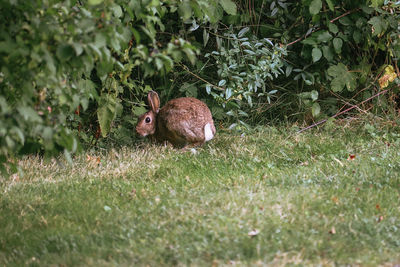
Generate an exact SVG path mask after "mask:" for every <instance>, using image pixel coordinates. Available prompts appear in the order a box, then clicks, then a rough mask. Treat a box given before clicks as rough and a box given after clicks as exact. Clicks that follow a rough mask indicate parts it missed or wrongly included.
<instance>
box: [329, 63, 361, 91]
mask: <svg viewBox="0 0 400 267" xmlns="http://www.w3.org/2000/svg"><path fill="white" fill-rule="evenodd" d="M327 73H328V75H329V76H331V77H333V79H332V81H331V89H332V91H334V92H341V91H342V90H343V88H344V87H345V86H346V88H347V90H348V91H353V90H354V89H355V88H356V86H357V82H356V78H357V76H356V74H355V73H353V72H349V71H348V69H347V67H346V66H345V65H344V64H343V63H339V64H337V65H334V66H331V67H329V68H328V70H327Z"/></svg>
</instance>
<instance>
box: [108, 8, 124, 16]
mask: <svg viewBox="0 0 400 267" xmlns="http://www.w3.org/2000/svg"><path fill="white" fill-rule="evenodd" d="M111 9H112V11H113V14H114V16H115V17H116V18H120V17H122V15H123V12H122V8H121V7H120V6H119V5H115V6H113V7H112V8H111Z"/></svg>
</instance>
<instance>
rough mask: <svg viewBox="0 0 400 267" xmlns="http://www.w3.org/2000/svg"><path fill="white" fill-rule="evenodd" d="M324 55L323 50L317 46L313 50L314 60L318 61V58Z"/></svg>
mask: <svg viewBox="0 0 400 267" xmlns="http://www.w3.org/2000/svg"><path fill="white" fill-rule="evenodd" d="M321 57H322V51H321V50H320V49H319V48H317V47H314V48H313V50H312V58H313V62H317V61H318V60H320V59H321Z"/></svg>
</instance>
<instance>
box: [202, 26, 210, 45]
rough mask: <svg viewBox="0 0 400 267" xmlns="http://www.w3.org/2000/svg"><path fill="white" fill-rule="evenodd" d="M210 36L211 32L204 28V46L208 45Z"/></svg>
mask: <svg viewBox="0 0 400 267" xmlns="http://www.w3.org/2000/svg"><path fill="white" fill-rule="evenodd" d="M209 38H210V33H209V32H208V31H207V30H206V28H204V30H203V46H204V47H206V45H207V43H208V39H209Z"/></svg>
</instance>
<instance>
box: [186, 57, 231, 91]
mask: <svg viewBox="0 0 400 267" xmlns="http://www.w3.org/2000/svg"><path fill="white" fill-rule="evenodd" d="M178 64H179V65H180V66H181V67H182V68H183V69H184V70H186V71H187V72H189V73H190V74H191V75H192V76H194V77H196V78H197V79H199V80H201V81H203V82H205V83H207V84H209V85H211V86H212V87H214V88H216V89H218V90H221V91H225V88H223V87H220V86H218V85H215V84H212V83H211V82H209V81H207V80H205V79H203V78H201V77H200V76H199V75H197V74H195V73H193V72H191V71H190V70H189V68H188V66H186V65H184V64H182V63H178Z"/></svg>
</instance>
